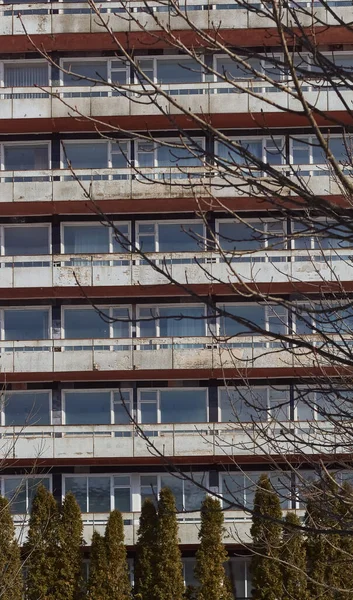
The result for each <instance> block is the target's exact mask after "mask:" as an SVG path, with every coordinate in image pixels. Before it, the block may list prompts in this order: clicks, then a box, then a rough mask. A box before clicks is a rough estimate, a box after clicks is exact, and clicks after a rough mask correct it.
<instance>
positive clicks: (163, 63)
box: [135, 55, 202, 84]
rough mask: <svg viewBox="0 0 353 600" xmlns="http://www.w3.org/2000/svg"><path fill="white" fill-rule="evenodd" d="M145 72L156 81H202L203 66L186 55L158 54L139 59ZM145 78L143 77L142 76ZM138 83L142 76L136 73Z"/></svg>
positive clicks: (163, 82) (165, 82)
mask: <svg viewBox="0 0 353 600" xmlns="http://www.w3.org/2000/svg"><path fill="white" fill-rule="evenodd" d="M138 62H139V66H140V68H141V70H142V71H143V72H144V74H145V75H146V76H147V77H148V78H149V79H151V80H152V81H153V82H154V83H161V84H169V83H171V84H172V83H200V82H201V81H202V68H201V65H200V64H199V63H198V61H197V60H194V59H192V58H189V57H184V56H181V55H180V56H168V57H166V56H164V57H162V56H160V57H159V56H158V57H157V56H156V57H154V58H151V57H148V58H140V59H138ZM142 79H143V78H142ZM135 80H136V83H139V81H140V80H141V76H140V75H139V74H138V73H136V76H135Z"/></svg>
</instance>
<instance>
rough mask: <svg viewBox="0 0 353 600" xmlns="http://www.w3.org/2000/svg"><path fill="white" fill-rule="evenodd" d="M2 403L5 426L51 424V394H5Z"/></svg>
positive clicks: (35, 392)
mask: <svg viewBox="0 0 353 600" xmlns="http://www.w3.org/2000/svg"><path fill="white" fill-rule="evenodd" d="M1 402H2V412H3V418H2V424H3V425H6V426H13V425H21V426H22V425H49V424H50V410H51V406H50V392H39V391H30V392H24V391H18V392H17V391H16V392H15V391H11V392H4V393H3V394H2V397H1Z"/></svg>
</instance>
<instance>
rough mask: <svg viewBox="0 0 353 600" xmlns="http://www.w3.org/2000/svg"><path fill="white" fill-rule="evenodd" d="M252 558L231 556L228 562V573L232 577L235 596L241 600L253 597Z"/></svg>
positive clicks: (226, 566) (226, 565)
mask: <svg viewBox="0 0 353 600" xmlns="http://www.w3.org/2000/svg"><path fill="white" fill-rule="evenodd" d="M250 565H251V558H250V557H248V558H247V557H244V558H243V557H239V558H238V557H237V558H230V559H229V560H228V561H227V562H226V564H225V568H226V573H227V575H228V577H229V579H230V582H231V586H232V590H233V592H235V597H236V598H238V599H239V600H246V599H247V598H251V597H252V596H251V590H252V582H251V569H250Z"/></svg>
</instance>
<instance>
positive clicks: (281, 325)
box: [219, 304, 288, 337]
mask: <svg viewBox="0 0 353 600" xmlns="http://www.w3.org/2000/svg"><path fill="white" fill-rule="evenodd" d="M220 310H221V311H222V310H224V311H225V313H226V314H225V315H221V316H220V319H219V321H220V335H223V336H234V337H237V336H245V335H246V336H250V335H266V333H265V332H264V333H263V334H262V333H261V332H256V327H258V328H259V329H263V330H265V331H270V332H272V333H274V334H282V335H284V334H286V333H287V319H288V315H287V311H286V309H284V308H283V307H281V306H276V305H266V306H264V305H261V304H255V305H254V304H247V305H244V304H239V305H237V306H236V305H223V306H220ZM236 319H239V321H237V320H236ZM252 328H254V329H255V331H254V330H253V329H252Z"/></svg>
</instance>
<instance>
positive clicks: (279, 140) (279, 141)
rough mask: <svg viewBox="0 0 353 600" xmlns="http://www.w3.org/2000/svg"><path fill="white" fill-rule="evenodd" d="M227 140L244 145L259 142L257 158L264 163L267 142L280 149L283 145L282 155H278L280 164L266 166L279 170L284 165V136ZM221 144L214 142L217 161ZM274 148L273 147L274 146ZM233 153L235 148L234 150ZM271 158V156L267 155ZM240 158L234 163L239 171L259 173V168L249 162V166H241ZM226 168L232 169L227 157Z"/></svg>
mask: <svg viewBox="0 0 353 600" xmlns="http://www.w3.org/2000/svg"><path fill="white" fill-rule="evenodd" d="M229 140H230V141H231V142H237V143H238V144H244V147H245V144H247V143H251V142H261V147H262V150H261V157H260V158H259V160H261V161H262V162H264V163H266V162H267V143H268V142H269V144H272V143H273V141H274V143H275V144H276V147H277V146H278V147H281V144H282V143H283V152H282V154H280V157H281V162H280V164H279V165H276V164H274V163H271V162H268V163H267V164H269V165H271V166H272V167H274V168H276V167H277V168H280V167H281V166H282V165H285V164H286V161H285V156H284V154H285V152H286V151H285V141H286V140H285V136H284V135H275V136H273V138H271V137H269V136H255V135H253V136H250V135H249V136H246V137H242V136H230V137H229ZM221 144H222V142H220V141H218V140H216V142H215V155H216V157H217V158H218V159H219V157H220V153H219V149H220V145H221ZM274 147H275V146H274ZM245 149H246V148H245ZM234 151H235V148H234ZM229 152H231V149H229ZM269 156H271V154H270V155H269ZM240 159H241V157H240V156H239V162H236V163H235V165H236V166H239V169H243V168H244V169H245V170H250V171H256V172H258V171H259V168H260V167H256V166H255V165H253V166H252V165H251V162H249V164H247V163H246V162H245V163H244V164H243V163H241V162H240ZM227 166H229V168H231V167H232V163H231V158H230V157H229V165H228V164H227Z"/></svg>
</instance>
